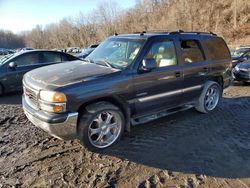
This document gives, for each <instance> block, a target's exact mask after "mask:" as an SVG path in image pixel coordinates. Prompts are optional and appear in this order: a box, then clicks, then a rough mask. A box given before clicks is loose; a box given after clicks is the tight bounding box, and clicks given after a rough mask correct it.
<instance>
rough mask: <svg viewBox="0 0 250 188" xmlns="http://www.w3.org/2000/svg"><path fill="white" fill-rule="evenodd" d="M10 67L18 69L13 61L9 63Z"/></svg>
mask: <svg viewBox="0 0 250 188" xmlns="http://www.w3.org/2000/svg"><path fill="white" fill-rule="evenodd" d="M9 67H10V68H11V69H15V68H16V67H17V65H16V63H15V62H14V61H12V62H10V63H9Z"/></svg>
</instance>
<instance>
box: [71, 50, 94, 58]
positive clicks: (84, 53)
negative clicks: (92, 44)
mask: <svg viewBox="0 0 250 188" xmlns="http://www.w3.org/2000/svg"><path fill="white" fill-rule="evenodd" d="M94 49H95V48H86V49H84V50H83V51H82V52H81V53H80V54H77V55H75V56H76V57H78V58H80V59H84V58H86V57H87V56H88V55H89V54H90V53H91V52H93V51H94Z"/></svg>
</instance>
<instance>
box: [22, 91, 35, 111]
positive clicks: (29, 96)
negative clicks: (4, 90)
mask: <svg viewBox="0 0 250 188" xmlns="http://www.w3.org/2000/svg"><path fill="white" fill-rule="evenodd" d="M24 96H25V100H26V101H27V103H28V104H29V106H31V107H32V108H34V109H37V108H38V91H36V90H34V89H31V88H29V87H27V86H24Z"/></svg>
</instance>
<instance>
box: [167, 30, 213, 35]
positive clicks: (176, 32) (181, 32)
mask: <svg viewBox="0 0 250 188" xmlns="http://www.w3.org/2000/svg"><path fill="white" fill-rule="evenodd" d="M169 34H171V35H173V34H190V35H193V34H195V35H214V36H217V35H216V34H215V33H213V32H194V31H183V30H179V31H173V32H170V33H169Z"/></svg>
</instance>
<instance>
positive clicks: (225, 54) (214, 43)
mask: <svg viewBox="0 0 250 188" xmlns="http://www.w3.org/2000/svg"><path fill="white" fill-rule="evenodd" d="M204 43H205V45H206V47H207V49H208V53H209V57H210V58H211V59H212V60H216V59H230V53H229V51H228V48H227V45H226V43H225V42H224V40H223V39H221V38H210V39H206V40H205V42H204Z"/></svg>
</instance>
